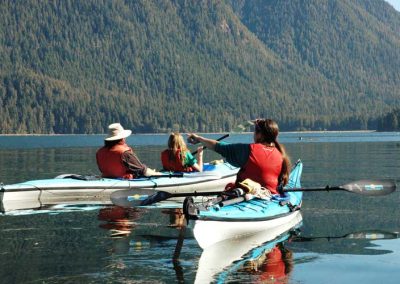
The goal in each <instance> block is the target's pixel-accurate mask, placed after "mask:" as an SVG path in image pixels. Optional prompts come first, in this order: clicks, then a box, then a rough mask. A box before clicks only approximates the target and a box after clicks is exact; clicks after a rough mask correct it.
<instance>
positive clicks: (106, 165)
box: [96, 123, 160, 179]
mask: <svg viewBox="0 0 400 284" xmlns="http://www.w3.org/2000/svg"><path fill="white" fill-rule="evenodd" d="M108 131H109V133H108V136H107V137H106V138H105V139H104V146H103V147H102V148H100V149H99V150H98V151H97V153H96V161H97V166H98V167H99V170H100V171H101V173H102V176H103V177H107V178H124V179H133V178H136V177H141V176H151V175H159V174H160V173H159V172H156V171H154V170H152V169H150V168H148V167H147V166H146V165H145V164H143V163H142V162H140V160H139V158H138V157H137V156H136V155H135V153H134V152H133V150H132V148H131V147H129V146H128V145H127V144H126V140H125V138H126V137H128V136H130V135H131V134H132V131H131V130H125V129H124V128H123V127H122V125H121V124H119V123H113V124H110V125H109V126H108Z"/></svg>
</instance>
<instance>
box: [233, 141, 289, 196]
mask: <svg viewBox="0 0 400 284" xmlns="http://www.w3.org/2000/svg"><path fill="white" fill-rule="evenodd" d="M282 162H283V158H282V154H281V152H279V150H278V149H277V148H275V147H267V146H264V145H263V144H259V143H256V144H250V156H249V159H248V160H247V163H246V164H245V165H244V167H242V168H241V169H240V171H239V173H238V175H237V179H236V183H239V182H241V181H243V180H245V179H246V178H249V179H251V180H253V181H256V182H258V183H259V184H261V186H263V187H265V188H268V189H269V190H270V191H271V193H272V194H277V193H278V189H277V187H278V178H279V175H280V173H281V169H282Z"/></svg>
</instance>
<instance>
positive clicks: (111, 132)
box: [104, 123, 132, 141]
mask: <svg viewBox="0 0 400 284" xmlns="http://www.w3.org/2000/svg"><path fill="white" fill-rule="evenodd" d="M131 134H132V130H125V129H124V128H123V127H122V125H121V124H120V123H113V124H110V125H109V126H108V136H107V137H106V138H105V139H104V140H106V141H114V140H119V139H122V138H126V137H128V136H129V135H131Z"/></svg>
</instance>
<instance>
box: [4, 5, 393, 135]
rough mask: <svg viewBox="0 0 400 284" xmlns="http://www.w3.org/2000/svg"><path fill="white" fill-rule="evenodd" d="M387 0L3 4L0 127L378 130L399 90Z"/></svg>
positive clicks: (38, 130) (73, 130) (12, 129)
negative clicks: (258, 125)
mask: <svg viewBox="0 0 400 284" xmlns="http://www.w3.org/2000/svg"><path fill="white" fill-rule="evenodd" d="M399 66H400V13H399V12H397V11H395V10H394V9H393V8H392V7H391V6H390V5H388V4H387V3H386V2H384V1H383V0H290V1H287V0H225V1H216V0H215V1H187V0H158V1H150V0H142V1H123V0H102V1H100V0H85V1H83V0H82V1H77V0H59V1H34V0H26V1H11V0H10V1H2V2H1V4H0V107H1V110H0V133H102V132H104V131H105V128H106V127H107V125H108V124H109V123H112V122H117V121H119V122H121V123H122V124H123V125H124V126H125V127H126V128H130V129H132V130H133V131H134V132H165V131H169V130H170V129H172V128H174V129H176V128H179V129H180V130H181V131H184V130H192V131H229V130H230V129H232V128H234V126H236V125H237V124H239V123H240V122H242V121H244V120H248V119H250V118H255V117H271V118H274V119H276V120H277V121H278V122H279V124H280V126H281V129H283V130H299V129H300V130H302V129H315V130H319V129H375V128H376V127H377V126H378V122H379V123H381V122H382V121H383V119H380V118H381V117H384V116H385V115H386V114H387V113H390V112H391V111H393V110H394V109H395V108H397V107H399V103H400V67H399Z"/></svg>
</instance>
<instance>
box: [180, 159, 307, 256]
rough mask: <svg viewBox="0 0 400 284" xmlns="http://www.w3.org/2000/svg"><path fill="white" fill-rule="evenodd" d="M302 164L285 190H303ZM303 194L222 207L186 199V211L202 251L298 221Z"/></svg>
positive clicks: (218, 204)
mask: <svg viewBox="0 0 400 284" xmlns="http://www.w3.org/2000/svg"><path fill="white" fill-rule="evenodd" d="M302 169H303V164H302V162H301V161H300V160H299V161H298V162H297V163H296V164H295V166H294V167H293V169H292V171H291V173H290V179H289V183H288V185H287V186H286V188H300V186H301V185H300V178H301V173H302ZM301 201H302V192H301V191H295V192H286V193H285V196H283V197H282V196H280V195H276V196H272V198H271V199H270V200H265V199H259V198H253V199H250V200H248V201H242V202H239V203H235V204H231V205H226V206H223V205H221V204H220V203H217V204H214V205H208V204H202V203H200V204H199V203H193V202H192V200H190V199H186V200H185V203H184V206H183V210H184V213H185V216H186V218H187V219H188V221H189V227H191V228H192V229H193V234H194V237H195V238H196V240H197V242H198V244H199V246H200V247H201V248H203V249H205V248H207V247H209V246H212V245H213V244H215V243H218V242H221V241H224V240H227V239H231V238H240V237H243V236H248V235H252V234H255V233H258V232H260V231H269V230H273V229H274V228H276V227H280V226H283V225H284V224H286V223H289V222H291V221H292V220H294V219H297V218H298V215H300V211H299V209H300V206H301Z"/></svg>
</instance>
